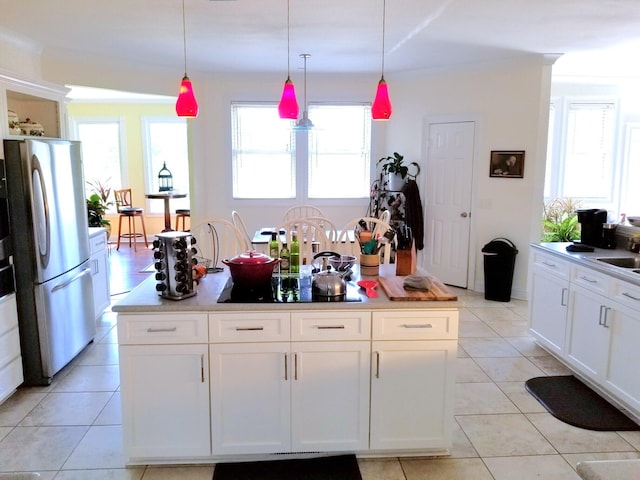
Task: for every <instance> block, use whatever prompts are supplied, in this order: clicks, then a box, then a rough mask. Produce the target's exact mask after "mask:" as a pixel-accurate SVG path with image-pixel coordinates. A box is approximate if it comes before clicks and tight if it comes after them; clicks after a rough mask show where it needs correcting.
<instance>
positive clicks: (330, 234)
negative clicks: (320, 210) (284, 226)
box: [304, 216, 338, 243]
mask: <svg viewBox="0 0 640 480" xmlns="http://www.w3.org/2000/svg"><path fill="white" fill-rule="evenodd" d="M304 220H309V221H311V222H314V223H317V224H318V226H319V227H320V228H322V227H324V229H325V234H326V236H327V239H328V240H329V242H330V243H335V242H337V241H338V229H337V228H336V225H335V224H334V223H333V221H331V220H330V219H328V218H327V217H321V216H310V217H304Z"/></svg>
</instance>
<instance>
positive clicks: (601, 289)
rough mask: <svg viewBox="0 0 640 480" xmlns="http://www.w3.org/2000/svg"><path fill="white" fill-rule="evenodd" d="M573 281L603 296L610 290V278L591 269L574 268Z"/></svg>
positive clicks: (572, 272) (572, 271)
mask: <svg viewBox="0 0 640 480" xmlns="http://www.w3.org/2000/svg"><path fill="white" fill-rule="evenodd" d="M571 281H572V282H573V283H575V284H577V285H582V286H583V287H584V288H587V289H589V290H591V291H592V292H595V293H599V294H601V295H606V293H607V291H608V290H609V277H608V276H607V275H604V274H602V273H599V272H596V271H594V270H591V269H590V268H585V267H578V266H573V267H572V269H571Z"/></svg>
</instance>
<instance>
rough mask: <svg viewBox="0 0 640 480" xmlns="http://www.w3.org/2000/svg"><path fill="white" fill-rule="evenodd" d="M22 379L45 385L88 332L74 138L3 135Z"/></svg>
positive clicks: (88, 288)
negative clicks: (16, 138) (23, 138)
mask: <svg viewBox="0 0 640 480" xmlns="http://www.w3.org/2000/svg"><path fill="white" fill-rule="evenodd" d="M4 154H5V173H6V180H7V198H8V204H9V221H10V223H11V230H12V239H13V241H12V243H13V260H14V267H15V279H16V297H17V302H18V325H19V330H20V345H21V348H22V358H23V367H24V378H25V384H27V385H47V384H49V383H51V378H52V377H53V375H54V374H55V373H56V372H58V371H59V370H60V369H61V368H63V367H64V366H65V365H67V364H68V363H69V361H70V360H72V359H73V358H74V357H75V356H76V355H77V354H78V353H80V351H81V350H82V349H83V348H84V347H86V346H87V344H89V343H90V342H91V341H92V340H93V338H94V337H95V332H96V326H95V317H94V310H93V286H92V280H91V269H90V267H89V254H90V251H89V233H88V225H87V209H86V208H87V207H86V201H85V190H84V175H83V170H82V155H81V148H80V142H75V141H67V140H53V139H29V140H4Z"/></svg>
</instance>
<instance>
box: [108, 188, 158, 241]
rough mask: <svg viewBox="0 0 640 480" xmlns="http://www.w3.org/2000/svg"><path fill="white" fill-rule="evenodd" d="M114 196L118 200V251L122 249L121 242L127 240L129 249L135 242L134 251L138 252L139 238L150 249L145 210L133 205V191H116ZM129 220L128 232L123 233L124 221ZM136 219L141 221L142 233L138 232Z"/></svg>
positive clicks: (127, 189) (125, 189)
mask: <svg viewBox="0 0 640 480" xmlns="http://www.w3.org/2000/svg"><path fill="white" fill-rule="evenodd" d="M113 195H114V197H115V199H116V211H117V212H118V242H117V244H116V250H119V249H120V240H121V239H123V238H126V239H127V240H129V248H131V243H132V241H133V249H134V250H137V247H136V243H137V239H138V238H142V239H143V240H144V244H145V246H146V247H147V248H149V242H148V241H147V230H146V228H145V225H144V209H143V208H140V207H134V206H133V205H132V203H131V189H130V188H124V189H121V190H114V192H113ZM123 218H126V219H127V227H128V230H127V232H126V233H123V232H122V219H123ZM136 218H139V219H140V224H141V226H142V233H140V232H137V231H136Z"/></svg>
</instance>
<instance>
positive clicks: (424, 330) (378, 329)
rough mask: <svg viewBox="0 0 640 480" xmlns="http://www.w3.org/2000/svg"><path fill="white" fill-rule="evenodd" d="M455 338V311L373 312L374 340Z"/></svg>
mask: <svg viewBox="0 0 640 480" xmlns="http://www.w3.org/2000/svg"><path fill="white" fill-rule="evenodd" d="M457 336H458V312H457V311H456V310H419V311H415V310H407V311H395V312H373V321H372V337H373V339H374V340H432V339H439V340H440V339H453V338H457Z"/></svg>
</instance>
